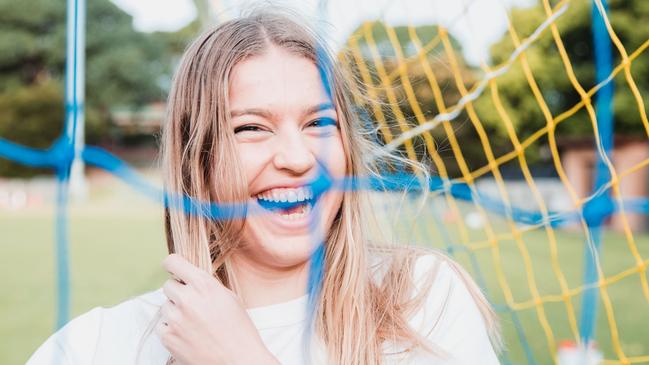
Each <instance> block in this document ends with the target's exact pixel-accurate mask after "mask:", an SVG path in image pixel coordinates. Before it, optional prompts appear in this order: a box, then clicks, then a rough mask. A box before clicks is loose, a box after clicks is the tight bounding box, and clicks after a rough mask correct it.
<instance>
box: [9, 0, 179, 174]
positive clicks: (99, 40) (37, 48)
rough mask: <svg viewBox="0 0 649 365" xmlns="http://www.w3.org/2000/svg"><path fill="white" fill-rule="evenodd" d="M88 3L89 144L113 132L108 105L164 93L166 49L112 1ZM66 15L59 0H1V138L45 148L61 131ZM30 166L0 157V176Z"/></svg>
mask: <svg viewBox="0 0 649 365" xmlns="http://www.w3.org/2000/svg"><path fill="white" fill-rule="evenodd" d="M87 6H88V7H87V21H86V29H87V30H86V75H85V76H86V109H85V111H86V133H87V137H86V138H87V141H88V142H89V143H94V142H97V141H99V140H100V139H102V138H106V136H107V132H108V131H109V130H110V113H109V112H110V108H111V107H112V106H115V105H142V104H144V103H148V102H150V101H154V100H160V99H161V98H164V96H165V94H166V90H165V89H164V80H165V79H168V78H169V76H168V73H169V68H170V67H169V66H170V62H169V59H170V54H169V52H168V51H167V48H166V47H167V46H166V43H165V40H164V37H163V36H162V35H160V34H155V33H154V34H146V33H140V32H136V31H135V30H134V29H133V27H132V19H131V16H129V15H128V14H126V13H124V12H123V11H122V10H120V9H119V8H118V7H117V6H115V5H114V4H113V3H111V2H110V1H108V0H95V1H89V2H88V4H87ZM65 16H66V9H65V2H61V1H48V0H26V1H19V2H17V1H14V0H0V47H1V49H2V50H3V52H2V53H0V104H2V111H1V112H0V137H3V138H8V139H10V140H12V141H14V142H16V143H20V144H23V145H27V146H32V147H41V148H42V147H47V146H49V145H50V144H51V143H52V142H53V140H54V139H55V138H56V137H57V136H58V135H60V133H61V132H62V126H63V118H64V113H63V89H64V82H63V79H64V71H65V29H66V18H65ZM28 100H30V102H32V103H34V105H39V107H38V108H34V109H32V108H29V107H28V106H29V104H26V103H27V101H28ZM21 131H22V132H21ZM27 131H32V132H33V133H31V132H30V133H27ZM30 171H32V170H30V169H26V168H18V167H16V165H14V164H11V163H9V162H8V161H5V160H0V175H25V174H31V172H30Z"/></svg>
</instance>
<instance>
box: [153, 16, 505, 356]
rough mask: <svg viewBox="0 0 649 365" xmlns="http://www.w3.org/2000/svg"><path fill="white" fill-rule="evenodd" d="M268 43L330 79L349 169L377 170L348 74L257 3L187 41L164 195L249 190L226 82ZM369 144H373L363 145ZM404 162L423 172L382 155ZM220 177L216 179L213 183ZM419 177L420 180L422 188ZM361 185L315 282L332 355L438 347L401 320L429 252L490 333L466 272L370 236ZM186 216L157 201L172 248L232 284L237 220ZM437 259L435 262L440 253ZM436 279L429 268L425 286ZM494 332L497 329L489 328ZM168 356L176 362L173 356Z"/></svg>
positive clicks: (417, 301)
mask: <svg viewBox="0 0 649 365" xmlns="http://www.w3.org/2000/svg"><path fill="white" fill-rule="evenodd" d="M270 46H276V47H280V48H282V49H284V50H287V51H289V52H291V53H294V54H297V55H300V56H303V57H306V58H308V59H309V60H311V61H313V62H314V63H315V64H316V65H317V66H318V67H319V68H320V71H321V72H322V75H323V77H324V82H326V83H328V85H330V87H331V96H332V98H333V103H334V105H335V106H336V109H337V113H338V118H339V123H340V129H341V134H342V137H343V138H342V139H343V146H344V149H345V152H346V156H347V157H346V158H347V166H348V171H347V173H348V175H350V176H368V175H374V176H378V175H379V173H378V169H377V168H376V165H377V160H376V159H375V158H373V159H372V160H370V159H368V158H366V157H365V156H377V153H376V152H377V151H380V150H377V148H378V147H377V146H376V145H374V144H373V143H372V142H370V141H369V139H368V138H366V137H367V136H366V135H365V133H363V126H362V125H361V121H360V120H359V118H358V117H357V116H356V115H355V113H354V110H353V108H352V103H351V100H350V93H351V89H352V87H353V83H350V82H349V77H347V76H346V75H344V74H343V71H342V70H341V69H340V67H339V66H338V65H337V64H336V62H335V61H334V58H333V57H331V55H330V54H331V53H330V52H328V51H326V45H325V43H324V42H323V41H322V40H321V39H320V38H319V37H318V35H317V34H316V32H314V31H313V30H311V29H310V28H309V27H307V26H305V25H302V24H300V23H298V22H297V21H295V20H293V19H292V17H290V16H288V15H286V14H285V13H284V12H278V11H276V10H269V9H264V10H261V11H259V10H257V11H255V12H254V13H252V14H250V15H248V16H244V17H241V18H238V19H235V20H232V21H228V22H226V23H223V24H221V25H220V26H218V27H217V28H215V29H212V30H209V31H207V32H206V33H204V34H203V35H201V36H200V37H199V38H198V39H196V40H195V41H194V42H193V43H192V44H191V45H190V46H189V48H188V49H187V50H186V52H185V54H184V57H183V59H182V62H181V64H180V66H179V68H178V70H177V72H176V75H175V78H174V82H173V87H172V90H171V93H170V96H169V105H168V120H167V125H166V126H165V128H164V133H163V143H162V160H163V161H162V162H163V169H164V184H165V189H166V191H167V192H169V193H172V194H184V195H187V196H189V197H191V198H195V199H197V200H200V201H205V202H207V201H211V202H217V203H231V202H237V201H245V200H246V199H247V197H248V194H247V191H246V190H247V187H246V182H245V178H244V177H243V175H242V170H241V167H240V166H239V162H238V159H237V158H236V156H237V155H236V153H235V145H234V143H235V142H234V139H233V138H234V136H233V133H232V131H231V130H230V129H229V123H228V118H229V111H228V85H229V78H230V74H231V71H232V69H233V68H234V66H235V65H236V64H237V63H238V62H241V61H242V60H244V59H246V58H249V57H254V56H255V55H260V54H262V53H263V52H265V51H266V50H267V49H268V47H270ZM368 152H373V153H368ZM383 157H385V158H387V159H392V161H393V162H395V161H396V162H400V163H405V164H408V165H410V166H411V167H412V168H413V169H414V170H416V171H419V173H420V174H421V175H422V176H423V177H424V178H426V177H427V175H426V172H425V169H422V168H421V166H419V165H418V164H417V162H414V161H408V160H407V159H403V158H400V157H394V156H390V155H387V154H384V155H383ZM219 182H221V183H219ZM425 186H426V185H425ZM364 199H365V198H364V194H363V193H361V192H358V191H354V192H352V191H349V190H347V191H345V192H344V194H343V200H342V204H341V207H340V211H339V212H338V214H337V216H336V219H335V220H334V222H333V223H332V226H331V228H330V230H329V232H328V233H327V238H326V242H325V244H324V262H323V265H324V267H323V271H322V281H321V284H320V285H321V287H320V291H319V293H318V296H317V297H316V298H315V301H314V304H315V307H314V308H313V312H312V313H313V318H312V320H313V322H312V324H313V331H314V334H315V335H316V336H318V337H319V338H320V339H322V341H323V343H324V345H325V348H326V352H327V356H328V358H329V359H330V361H331V363H333V364H339V365H357V364H367V365H369V364H381V362H382V357H383V352H382V345H383V344H384V343H385V342H387V341H390V342H393V343H399V344H403V345H404V348H406V351H412V350H414V349H416V348H424V349H427V350H430V351H435V348H434V344H429V343H427V342H426V339H425V337H424V336H422V335H421V334H418V333H417V332H415V331H414V330H412V329H411V328H410V327H409V325H408V316H409V315H411V314H413V313H414V312H415V311H416V309H418V308H419V307H420V306H421V305H422V303H423V299H424V297H425V294H426V291H427V289H426V290H422V291H420V292H419V293H418V294H417V295H413V291H414V283H413V273H412V271H413V270H412V268H413V265H414V261H415V259H416V258H417V257H419V256H421V255H422V254H427V253H428V254H429V253H431V252H433V253H434V254H436V255H438V256H439V257H442V258H443V261H445V262H448V263H449V265H451V267H452V268H453V269H454V270H455V271H456V272H457V273H459V274H460V276H461V278H462V279H463V280H464V282H465V283H466V285H467V287H468V288H469V290H470V292H471V294H472V295H473V298H474V299H475V301H476V303H477V304H478V307H479V308H480V310H481V312H482V314H483V317H484V319H485V322H486V324H487V328H488V329H489V330H490V332H491V333H492V334H494V335H496V334H497V326H496V320H495V316H494V313H493V312H492V310H491V308H490V306H489V304H488V302H487V301H486V299H485V298H484V296H483V295H482V294H481V292H480V290H479V288H478V287H477V286H476V285H475V284H474V283H473V281H472V280H471V279H470V277H469V276H468V274H466V272H465V271H464V270H463V269H461V268H460V267H459V266H458V265H457V264H455V263H453V261H452V260H450V259H446V257H445V256H444V255H442V254H441V253H437V252H436V251H431V250H425V249H415V248H407V247H401V248H398V247H392V248H390V247H387V246H385V245H373V244H371V243H370V242H369V238H368V237H369V236H368V232H366V230H365V228H364V227H366V226H365V216H364V214H365V211H364V209H363V206H364V204H365V203H364ZM197 213H199V214H186V213H185V212H183V210H182V209H170V207H166V208H165V228H166V235H167V245H168V249H169V252H170V253H173V252H176V253H179V254H181V255H182V256H184V257H185V258H187V259H188V260H189V261H190V262H192V263H193V264H195V265H196V266H198V267H199V268H201V269H203V270H206V271H208V272H210V273H212V274H213V275H214V276H215V277H217V278H218V279H219V280H221V282H222V283H223V284H224V285H226V286H228V287H230V288H231V289H232V290H234V291H235V292H236V280H235V278H234V275H233V273H232V269H231V267H230V263H229V259H230V256H231V254H232V253H233V252H234V250H236V249H237V247H238V246H239V245H240V243H241V242H240V238H239V236H240V234H239V233H240V231H241V228H242V219H226V220H213V219H210V218H209V214H200V213H201V212H200V211H199V212H197ZM202 213H206V212H202ZM371 257H384V258H388V259H389V263H388V264H385V265H384V266H383V267H384V268H385V272H384V274H383V279H382V280H376V273H375V272H374V266H373V265H371V262H370V261H371V259H370V258H371ZM439 261H440V262H441V261H442V260H439ZM433 280H434V275H432V274H431V275H430V277H429V280H427V282H428V285H427V286H428V287H430V283H432V281H433ZM494 338H497V336H494ZM169 362H172V360H171V359H170V361H169Z"/></svg>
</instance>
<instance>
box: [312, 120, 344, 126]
mask: <svg viewBox="0 0 649 365" xmlns="http://www.w3.org/2000/svg"><path fill="white" fill-rule="evenodd" d="M337 125H338V121H337V120H335V119H333V118H318V119H316V120H314V121H311V122H310V123H309V125H308V127H327V126H337Z"/></svg>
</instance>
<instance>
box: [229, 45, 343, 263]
mask: <svg viewBox="0 0 649 365" xmlns="http://www.w3.org/2000/svg"><path fill="white" fill-rule="evenodd" d="M229 108H230V114H231V128H232V130H233V131H234V133H235V139H236V142H237V148H238V153H239V158H240V161H241V164H242V167H243V170H244V173H245V176H246V178H247V182H248V191H249V192H250V200H249V202H248V203H249V209H248V216H247V218H246V221H245V224H244V228H243V239H244V247H243V248H242V250H241V251H240V253H242V254H243V256H244V257H245V258H246V259H249V260H252V261H253V262H254V263H255V264H261V265H265V266H268V267H276V268H288V267H294V266H296V265H300V264H303V263H305V262H306V261H308V259H309V258H310V255H311V253H312V252H313V250H314V249H315V247H316V243H319V242H323V235H326V233H327V232H328V231H329V228H330V227H331V224H332V222H333V220H334V218H335V216H336V214H337V212H338V210H339V208H340V205H341V202H342V192H340V191H334V190H328V191H327V192H325V193H324V194H322V195H321V196H320V197H317V196H316V199H314V197H313V195H314V194H313V192H312V191H311V189H310V188H309V186H308V185H309V183H310V182H313V180H314V179H316V178H318V174H320V173H322V169H323V168H325V169H326V170H327V171H328V173H329V174H330V175H331V176H332V177H334V178H340V177H343V176H344V175H345V173H346V170H347V166H346V157H345V151H344V148H343V144H342V138H341V133H340V130H339V128H338V115H337V113H336V110H335V108H334V106H333V103H332V100H331V99H330V98H329V96H328V95H327V92H326V91H325V88H324V86H323V84H322V81H321V78H320V73H319V71H318V69H317V67H316V65H315V64H314V63H313V62H312V61H310V60H309V59H307V58H304V57H301V56H298V55H295V54H292V53H289V52H288V51H286V50H283V49H281V48H278V47H275V46H271V47H269V49H268V50H267V51H266V52H265V53H264V54H262V55H259V56H255V57H251V58H248V59H246V60H244V61H242V62H240V63H238V64H237V65H236V66H235V67H234V69H233V70H232V74H231V78H230V89H229ZM225 183H227V182H225ZM282 202H284V205H282V204H281V203H282ZM286 202H289V203H290V202H297V203H298V204H297V205H294V206H292V207H290V208H288V209H286ZM314 225H315V226H314ZM316 232H320V235H319V236H317V235H316Z"/></svg>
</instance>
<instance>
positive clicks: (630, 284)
mask: <svg viewBox="0 0 649 365" xmlns="http://www.w3.org/2000/svg"><path fill="white" fill-rule="evenodd" d="M119 190H120V191H119V192H117V193H116V192H115V191H112V190H111V191H94V192H93V195H92V198H91V200H90V203H88V204H84V205H75V204H73V205H72V206H71V207H70V270H71V281H72V308H71V309H72V316H73V317H74V316H76V315H79V314H81V313H83V312H85V311H87V310H89V309H91V308H93V307H95V306H110V305H114V304H117V303H119V302H121V301H123V300H125V299H127V298H129V297H131V296H134V295H138V294H140V293H143V292H145V291H148V290H152V289H155V288H157V287H159V286H160V285H161V284H162V283H163V282H164V280H165V279H166V273H164V272H163V270H162V269H161V267H160V262H161V261H162V259H163V258H164V257H165V255H166V244H165V241H164V236H163V228H162V216H161V210H160V207H158V206H156V205H154V204H153V203H150V202H148V201H146V200H145V199H144V198H141V197H138V196H136V195H135V194H134V193H132V192H130V191H129V190H128V189H126V188H121V189H119ZM427 214H429V212H426V211H424V212H423V213H422V215H421V218H420V219H419V220H417V221H414V220H413V216H412V215H411V214H410V213H408V212H405V213H403V214H401V215H400V219H399V220H398V222H399V223H398V230H399V231H400V233H397V234H396V235H397V236H398V237H401V238H400V239H402V240H407V241H410V242H417V243H420V244H426V245H433V246H434V247H438V248H444V244H443V243H444V242H445V238H444V235H443V234H442V233H444V232H442V231H441V230H440V229H439V228H436V227H437V226H436V225H435V224H434V221H432V219H431V217H430V216H427ZM54 217H55V216H54V212H53V209H51V208H47V209H39V210H25V211H19V212H7V211H0V232H2V236H1V237H2V244H3V249H4V255H3V258H2V259H1V260H2V262H0V270H1V271H0V274H1V276H0V283H1V284H2V291H3V295H2V299H0V314H1V315H2V318H3V320H2V321H0V338H2V339H3V340H2V341H0V364H23V363H24V362H25V361H26V360H27V358H28V357H29V355H30V354H31V353H32V352H33V351H34V350H35V349H36V348H37V347H38V345H39V344H41V343H42V342H43V341H44V340H45V339H46V338H47V336H49V335H50V334H51V333H52V331H53V327H54V309H55V291H54V290H55V288H54V285H55V276H54V273H55V270H54V269H55V268H54V257H53V247H54ZM493 223H494V227H495V229H496V231H497V232H506V231H507V229H508V228H507V226H506V225H504V224H503V222H502V221H499V220H498V219H495V220H494V221H493ZM445 227H446V228H445V230H447V231H448V232H447V233H448V235H449V237H450V239H451V240H452V241H454V242H458V240H459V238H458V235H457V232H456V229H455V226H454V225H453V224H447V225H446V226H445ZM470 235H471V239H472V240H481V239H483V238H484V237H483V236H484V233H483V230H475V231H471V232H470ZM635 238H636V240H637V241H636V244H637V245H638V247H639V249H640V252H641V254H642V256H643V258H646V257H649V237H648V236H647V235H636V237H635ZM557 239H558V245H559V257H560V268H561V271H562V273H563V274H564V275H565V277H566V280H567V282H568V285H569V287H570V288H575V287H578V286H580V282H581V280H582V261H583V237H582V235H581V234H579V233H575V232H557ZM522 240H523V245H524V247H525V248H526V249H527V250H528V251H529V254H530V257H531V258H532V265H533V270H534V278H535V282H536V285H537V287H538V290H539V292H540V293H541V294H542V295H549V294H558V293H559V292H560V290H559V285H558V281H557V279H556V275H555V273H553V271H552V268H551V259H550V255H549V245H548V239H547V235H546V234H545V232H544V231H538V230H536V231H530V232H527V233H524V234H523V236H522ZM498 252H499V254H500V258H501V263H502V265H501V267H502V270H503V272H504V273H505V277H506V280H507V283H508V285H509V286H510V288H511V291H512V293H513V296H514V299H515V301H516V302H524V301H527V300H530V299H531V298H532V295H531V294H530V289H529V285H528V278H527V276H526V272H525V265H524V263H523V260H522V256H521V247H520V246H519V245H517V244H516V243H515V242H514V241H513V240H502V241H500V242H499V245H498ZM493 253H494V251H493V250H492V249H482V250H478V251H475V254H476V260H477V262H478V264H479V267H480V271H481V273H482V275H483V276H484V279H485V281H486V283H487V288H488V291H489V294H490V295H491V298H492V299H494V301H495V302H496V303H502V289H501V287H500V285H499V283H498V281H497V280H496V276H495V271H494V261H493ZM455 257H456V258H457V259H458V260H459V261H460V262H461V263H462V264H463V265H464V266H465V267H467V268H468V269H469V271H470V272H471V273H472V274H474V275H476V274H477V271H476V270H474V267H473V266H472V264H471V261H470V257H469V255H468V254H467V253H466V252H458V253H457V254H456V256H455ZM602 258H603V265H604V271H605V273H606V275H607V276H611V275H614V274H617V273H619V272H621V271H624V270H625V269H628V268H630V267H633V265H634V261H633V257H632V256H631V255H630V253H629V248H628V246H627V243H626V240H625V239H624V237H623V236H621V235H619V234H616V233H606V235H605V238H604V246H603V252H602ZM645 275H646V274H645ZM607 290H608V293H609V295H610V296H611V298H612V302H613V307H614V311H615V320H616V324H617V326H618V330H619V334H620V338H621V342H622V344H623V349H624V351H625V353H626V355H627V356H638V355H649V330H647V328H649V315H648V314H649V304H648V303H647V300H646V299H645V298H644V296H643V294H642V290H641V286H640V280H639V275H638V274H633V275H630V276H628V277H626V278H625V279H623V280H621V281H619V282H617V283H615V284H612V285H610V286H609V287H608V288H607ZM580 299H581V298H580V297H579V296H577V297H574V298H573V299H572V302H573V304H574V306H575V308H576V310H577V319H579V314H578V310H579V307H580ZM543 309H544V310H545V313H546V316H547V319H548V322H549V323H550V325H551V327H552V331H553V335H554V337H555V339H556V340H560V339H569V338H572V336H571V332H570V330H569V326H568V324H567V323H568V320H567V315H566V313H567V312H566V307H565V305H564V304H563V303H562V302H556V303H555V302H553V303H545V304H544V305H543ZM598 313H599V316H598V320H597V340H598V342H599V347H600V348H601V349H602V350H603V351H604V353H605V355H606V358H607V359H616V356H615V353H614V351H613V349H612V347H611V342H610V329H609V326H608V324H607V321H606V317H605V316H604V312H603V311H602V307H601V305H600V307H599V312H598ZM518 316H519V318H520V320H521V322H522V324H523V328H524V330H525V336H526V338H527V341H528V344H529V346H530V348H531V349H532V351H533V353H534V356H535V358H536V362H537V363H538V364H547V363H551V362H552V360H551V352H550V349H549V348H548V342H547V340H546V335H545V334H544V331H543V330H542V327H541V326H540V324H539V320H538V318H539V316H538V313H537V310H536V309H535V308H534V307H532V308H530V309H525V310H522V311H519V312H518ZM501 319H502V323H503V328H504V334H505V339H506V345H507V348H508V353H509V359H510V360H511V361H512V363H514V364H527V363H528V362H527V360H526V358H525V356H524V353H523V351H522V347H521V345H520V341H519V339H518V337H517V335H516V333H515V331H514V328H513V322H512V320H511V317H510V316H509V315H502V316H501Z"/></svg>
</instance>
